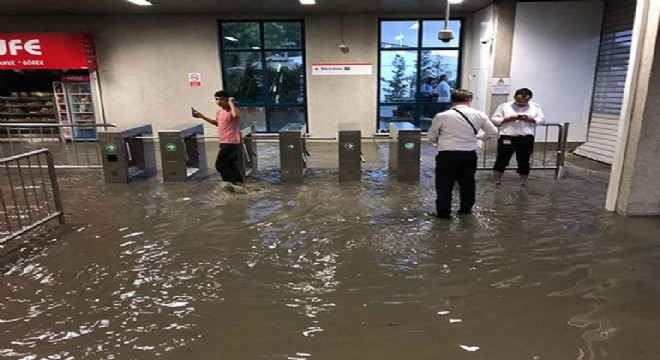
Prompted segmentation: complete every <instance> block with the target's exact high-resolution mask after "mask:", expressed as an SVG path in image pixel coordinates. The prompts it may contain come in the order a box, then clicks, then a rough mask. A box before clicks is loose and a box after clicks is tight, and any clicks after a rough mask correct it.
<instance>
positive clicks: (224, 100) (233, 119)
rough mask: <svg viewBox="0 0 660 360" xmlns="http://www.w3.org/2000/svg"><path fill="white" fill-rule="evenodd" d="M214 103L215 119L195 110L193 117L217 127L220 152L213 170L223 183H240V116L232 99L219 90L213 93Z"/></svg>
mask: <svg viewBox="0 0 660 360" xmlns="http://www.w3.org/2000/svg"><path fill="white" fill-rule="evenodd" d="M214 96H215V103H216V104H217V105H218V111H217V112H216V113H215V119H211V118H208V117H206V116H204V114H202V113H200V112H199V111H197V110H193V117H195V118H198V119H204V120H205V121H207V122H208V123H210V124H213V125H215V126H217V127H218V138H219V139H220V150H219V151H218V157H217V158H216V160H215V168H216V169H217V170H218V172H219V173H220V175H222V180H223V181H228V182H230V183H232V184H234V185H235V184H236V183H242V182H243V177H242V176H241V171H240V170H239V167H238V161H239V159H240V151H241V132H240V129H239V124H240V122H241V116H240V113H239V111H238V109H237V108H236V104H235V102H234V98H233V97H230V96H229V94H228V93H227V92H226V91H224V90H220V91H218V92H216V93H215V95H214Z"/></svg>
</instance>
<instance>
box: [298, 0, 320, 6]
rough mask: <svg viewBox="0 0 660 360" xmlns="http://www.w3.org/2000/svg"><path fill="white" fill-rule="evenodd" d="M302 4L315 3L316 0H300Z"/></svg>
mask: <svg viewBox="0 0 660 360" xmlns="http://www.w3.org/2000/svg"><path fill="white" fill-rule="evenodd" d="M300 3H301V4H302V5H316V0H300Z"/></svg>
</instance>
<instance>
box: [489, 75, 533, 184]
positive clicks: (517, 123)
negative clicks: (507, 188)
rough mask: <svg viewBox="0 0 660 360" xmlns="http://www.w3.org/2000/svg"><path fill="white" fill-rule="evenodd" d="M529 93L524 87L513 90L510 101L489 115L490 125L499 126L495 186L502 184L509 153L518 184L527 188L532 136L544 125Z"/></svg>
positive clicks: (494, 169)
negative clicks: (515, 165) (514, 160)
mask: <svg viewBox="0 0 660 360" xmlns="http://www.w3.org/2000/svg"><path fill="white" fill-rule="evenodd" d="M532 96H533V94H532V91H531V90H530V89H528V88H522V89H518V90H516V93H515V95H514V96H513V99H514V101H512V102H506V103H504V104H501V105H500V106H498V108H497V110H495V113H494V114H493V122H494V123H495V125H500V138H499V140H498V142H497V160H496V161H495V166H494V167H493V171H494V173H493V174H494V179H495V184H497V185H499V184H500V182H501V181H502V174H504V170H505V169H506V167H507V166H509V161H510V160H511V156H512V155H513V153H514V152H515V153H516V161H517V162H518V169H517V172H518V174H519V175H520V185H521V186H526V185H527V177H528V176H529V159H530V157H531V155H532V152H534V133H535V127H536V125H540V124H543V123H544V122H545V116H544V115H543V111H542V110H541V106H540V105H539V104H537V103H535V102H531V101H530V100H531V99H532Z"/></svg>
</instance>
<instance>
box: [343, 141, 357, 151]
mask: <svg viewBox="0 0 660 360" xmlns="http://www.w3.org/2000/svg"><path fill="white" fill-rule="evenodd" d="M344 149H346V150H354V149H355V144H353V143H352V142H347V143H345V144H344Z"/></svg>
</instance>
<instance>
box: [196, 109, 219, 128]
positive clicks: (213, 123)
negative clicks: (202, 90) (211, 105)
mask: <svg viewBox="0 0 660 360" xmlns="http://www.w3.org/2000/svg"><path fill="white" fill-rule="evenodd" d="M193 117H194V118H197V119H203V120H204V121H206V122H208V123H209V124H211V125H214V126H218V121H217V120H215V119H211V118H209V117H206V116H205V115H204V114H202V113H201V112H199V111H197V110H193Z"/></svg>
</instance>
